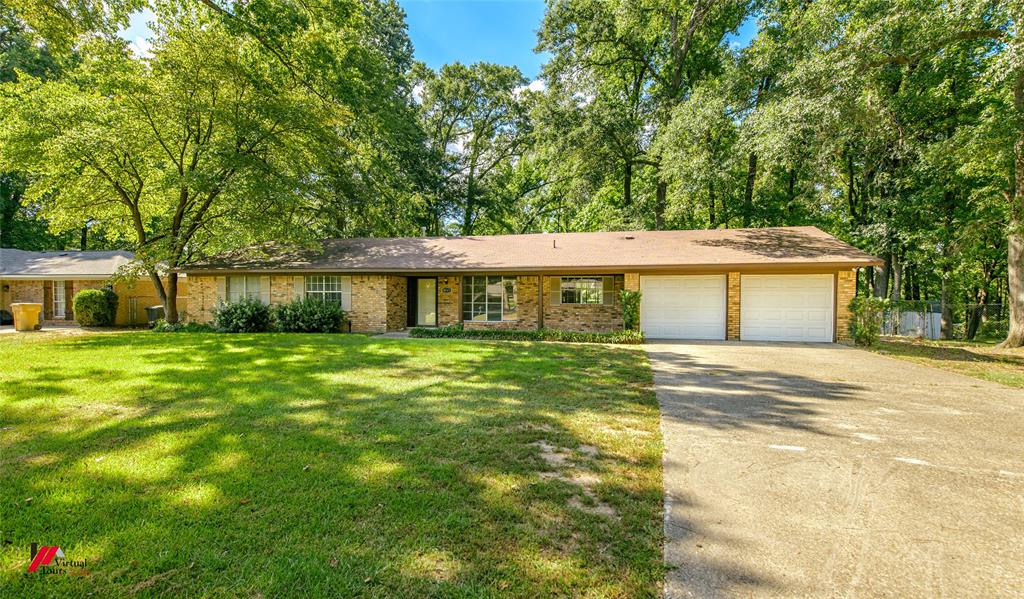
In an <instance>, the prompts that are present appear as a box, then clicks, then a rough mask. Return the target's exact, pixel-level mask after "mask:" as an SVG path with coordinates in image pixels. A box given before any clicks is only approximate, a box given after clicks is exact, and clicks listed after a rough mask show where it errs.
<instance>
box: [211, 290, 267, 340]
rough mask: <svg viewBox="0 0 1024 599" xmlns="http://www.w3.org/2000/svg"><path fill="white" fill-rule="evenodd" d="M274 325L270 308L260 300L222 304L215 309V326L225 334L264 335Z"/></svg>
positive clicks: (244, 300)
mask: <svg viewBox="0 0 1024 599" xmlns="http://www.w3.org/2000/svg"><path fill="white" fill-rule="evenodd" d="M272 324H273V320H272V318H271V313H270V306H268V305H266V304H264V303H263V302H261V301H259V300H258V299H252V298H246V299H242V300H239V301H237V302H232V303H230V304H228V303H222V304H219V305H218V306H217V307H216V308H214V309H213V326H214V327H215V328H216V329H217V330H218V331H222V332H225V333H264V332H266V331H269V330H270V329H271V326H272Z"/></svg>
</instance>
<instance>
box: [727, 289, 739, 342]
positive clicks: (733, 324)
mask: <svg viewBox="0 0 1024 599" xmlns="http://www.w3.org/2000/svg"><path fill="white" fill-rule="evenodd" d="M725 297H726V310H725V338H726V339H730V340H733V341H735V340H737V339H739V338H740V273H738V272H731V273H729V274H728V278H727V283H726V292H725Z"/></svg>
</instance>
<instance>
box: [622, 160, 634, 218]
mask: <svg viewBox="0 0 1024 599" xmlns="http://www.w3.org/2000/svg"><path fill="white" fill-rule="evenodd" d="M625 170H626V172H625V173H624V174H623V176H622V205H623V206H624V207H625V206H629V205H630V204H632V203H633V162H632V161H631V160H627V161H626V169H625Z"/></svg>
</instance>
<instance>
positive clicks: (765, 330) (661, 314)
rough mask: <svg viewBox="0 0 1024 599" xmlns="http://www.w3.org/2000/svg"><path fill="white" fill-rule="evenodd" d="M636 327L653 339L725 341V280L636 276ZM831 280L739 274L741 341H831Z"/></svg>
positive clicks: (794, 276) (815, 277)
mask: <svg viewBox="0 0 1024 599" xmlns="http://www.w3.org/2000/svg"><path fill="white" fill-rule="evenodd" d="M640 291H641V292H642V293H643V299H642V300H641V302H640V326H641V328H642V329H643V332H644V335H646V336H647V337H649V338H652V339H725V325H726V306H727V294H726V276H725V275H669V276H643V277H640ZM832 294H833V276H832V275H743V276H742V277H741V278H740V339H744V340H748V341H832V328H833V325H832V323H833V307H832V304H833V300H832Z"/></svg>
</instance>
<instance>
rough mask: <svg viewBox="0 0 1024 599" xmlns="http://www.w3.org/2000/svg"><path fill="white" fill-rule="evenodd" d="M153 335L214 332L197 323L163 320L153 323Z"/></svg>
mask: <svg viewBox="0 0 1024 599" xmlns="http://www.w3.org/2000/svg"><path fill="white" fill-rule="evenodd" d="M152 331H153V332H154V333H212V332H214V331H216V329H214V328H213V327H211V326H210V325H208V324H202V323H198V322H167V321H166V320H164V319H163V318H160V319H158V320H157V321H156V322H154V323H153V328H152Z"/></svg>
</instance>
